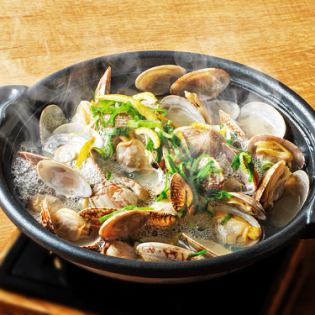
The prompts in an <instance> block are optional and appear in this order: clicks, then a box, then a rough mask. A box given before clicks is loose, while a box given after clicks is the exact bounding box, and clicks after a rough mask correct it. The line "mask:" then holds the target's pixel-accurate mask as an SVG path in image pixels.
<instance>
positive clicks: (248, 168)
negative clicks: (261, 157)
mask: <svg viewBox="0 0 315 315" xmlns="http://www.w3.org/2000/svg"><path fill="white" fill-rule="evenodd" d="M231 167H232V168H233V169H234V170H238V169H239V168H241V169H242V170H243V171H245V172H247V173H248V180H249V181H250V182H252V181H253V176H254V163H253V158H252V156H251V155H250V154H249V153H248V152H245V151H242V152H240V153H239V154H237V155H236V156H235V157H234V158H233V160H232V163H231Z"/></svg>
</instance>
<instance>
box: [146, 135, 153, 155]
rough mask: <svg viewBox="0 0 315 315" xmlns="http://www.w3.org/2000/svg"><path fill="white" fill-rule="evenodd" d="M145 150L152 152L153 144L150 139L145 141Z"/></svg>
mask: <svg viewBox="0 0 315 315" xmlns="http://www.w3.org/2000/svg"><path fill="white" fill-rule="evenodd" d="M145 148H146V149H147V150H148V151H150V152H152V151H153V150H154V143H153V141H152V140H151V139H150V138H148V139H147V144H146V146H145Z"/></svg>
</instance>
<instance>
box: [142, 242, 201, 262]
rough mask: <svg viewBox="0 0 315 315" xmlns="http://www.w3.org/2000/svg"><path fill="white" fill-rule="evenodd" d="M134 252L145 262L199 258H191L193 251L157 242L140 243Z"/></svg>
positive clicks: (197, 257) (193, 258)
mask: <svg viewBox="0 0 315 315" xmlns="http://www.w3.org/2000/svg"><path fill="white" fill-rule="evenodd" d="M136 252H137V254H138V255H139V256H141V258H142V259H143V260H145V261H151V262H163V261H187V260H200V259H203V257H201V256H196V257H192V256H191V255H193V254H194V252H193V251H190V250H188V249H185V248H182V247H179V246H175V245H170V244H165V243H158V242H148V243H141V244H139V245H138V246H137V247H136Z"/></svg>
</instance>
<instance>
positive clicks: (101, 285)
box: [0, 236, 290, 315]
mask: <svg viewBox="0 0 315 315" xmlns="http://www.w3.org/2000/svg"><path fill="white" fill-rule="evenodd" d="M288 253H290V248H286V249H284V250H282V251H281V252H279V253H277V254H275V255H273V256H271V257H269V258H266V259H264V260H263V261H261V262H259V263H256V264H255V265H253V266H251V267H248V268H246V269H244V270H241V271H238V272H235V273H232V274H230V275H228V276H224V277H221V278H217V279H212V280H208V281H204V282H200V283H190V284H180V285H152V284H146V285H144V284H135V283H127V282H122V281H118V280H113V279H110V278H105V277H102V276H99V275H96V274H93V273H91V272H88V271H85V270H83V269H81V268H78V267H76V266H74V265H72V264H70V263H68V262H66V261H64V260H61V259H59V258H57V257H56V256H55V255H53V254H50V253H49V252H48V251H46V250H45V249H43V248H42V247H40V246H38V245H37V244H35V243H34V242H32V241H31V240H30V239H28V238H27V237H25V236H20V238H19V239H18V241H17V242H16V243H15V245H14V246H13V248H12V249H11V250H10V252H9V254H8V255H7V257H6V259H5V261H4V263H3V264H2V266H1V269H0V286H1V287H3V288H7V289H10V290H13V291H15V292H20V293H25V294H27V295H28V296H34V297H39V298H43V299H45V300H50V301H53V302H58V303H61V304H65V305H69V306H74V307H77V308H80V309H84V310H87V311H93V312H96V313H97V314H142V313H143V314H186V313H190V314H195V313H197V312H200V311H202V312H206V314H227V313H231V314H239V313H242V314H251V315H254V314H264V313H265V309H266V306H267V305H268V304H269V303H270V301H271V297H272V289H273V284H274V283H275V282H276V281H277V279H278V278H279V274H281V269H282V268H283V263H284V260H286V259H288V258H287V257H288Z"/></svg>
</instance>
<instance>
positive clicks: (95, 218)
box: [78, 208, 117, 228]
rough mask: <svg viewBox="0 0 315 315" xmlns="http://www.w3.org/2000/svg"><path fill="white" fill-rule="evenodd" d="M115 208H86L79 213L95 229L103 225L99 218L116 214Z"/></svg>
mask: <svg viewBox="0 0 315 315" xmlns="http://www.w3.org/2000/svg"><path fill="white" fill-rule="evenodd" d="M115 210H117V209H115V208H86V209H83V210H81V211H79V212H78V214H79V215H80V216H81V217H82V218H83V219H84V220H85V221H86V222H88V223H89V224H90V225H91V226H92V227H93V228H99V227H100V226H101V225H102V223H101V222H100V221H99V218H101V217H103V216H104V215H107V214H110V213H112V212H114V211H115Z"/></svg>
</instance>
